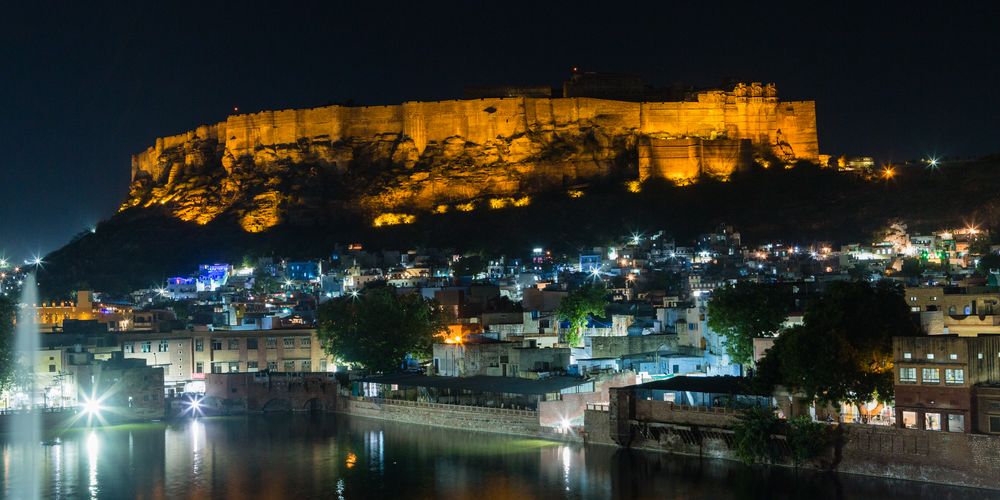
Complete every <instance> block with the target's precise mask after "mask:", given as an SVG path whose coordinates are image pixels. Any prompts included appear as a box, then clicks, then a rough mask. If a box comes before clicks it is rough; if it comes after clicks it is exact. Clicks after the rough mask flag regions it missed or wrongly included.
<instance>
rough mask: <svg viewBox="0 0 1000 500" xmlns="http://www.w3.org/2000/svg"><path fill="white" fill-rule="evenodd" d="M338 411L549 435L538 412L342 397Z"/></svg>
mask: <svg viewBox="0 0 1000 500" xmlns="http://www.w3.org/2000/svg"><path fill="white" fill-rule="evenodd" d="M337 410H338V411H340V412H342V413H348V414H350V415H357V416H361V417H369V418H378V419H382V420H392V421H394V422H404V423H411V424H422V425H433V426H436V427H448V428H451V429H466V430H473V431H485V432H496V433H501V434H514V435H520V436H532V437H557V436H552V435H550V432H548V431H545V430H543V429H542V428H541V426H540V425H539V424H538V412H535V411H528V410H508V409H502V408H483V407H476V406H462V405H442V404H435V403H419V402H414V401H397V400H384V399H376V398H359V397H353V396H348V397H341V398H340V399H339V400H338V404H337Z"/></svg>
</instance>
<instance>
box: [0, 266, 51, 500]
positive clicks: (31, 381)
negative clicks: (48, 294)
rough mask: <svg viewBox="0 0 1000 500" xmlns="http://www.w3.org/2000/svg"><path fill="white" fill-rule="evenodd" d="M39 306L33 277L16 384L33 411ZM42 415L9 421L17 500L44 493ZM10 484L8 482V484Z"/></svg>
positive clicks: (26, 291) (18, 344) (25, 298)
mask: <svg viewBox="0 0 1000 500" xmlns="http://www.w3.org/2000/svg"><path fill="white" fill-rule="evenodd" d="M37 303H38V287H37V284H36V283H35V275H34V274H29V275H28V276H27V277H26V278H25V279H24V284H23V287H22V289H21V305H22V307H21V309H20V310H19V312H18V316H17V328H16V329H15V330H14V348H15V359H17V366H15V368H14V370H15V376H14V380H15V383H16V384H18V385H19V387H18V389H19V390H20V391H21V392H24V393H25V394H27V400H26V404H27V406H28V408H31V407H32V406H33V405H34V404H36V403H37V402H36V401H35V398H36V396H37V394H36V392H37V391H36V387H35V377H34V374H35V373H37V372H36V370H35V365H36V364H37V363H38V349H39V339H38V335H39V333H38V325H37V324H36V323H35V308H34V306H35V304H37ZM40 419H41V415H40V414H39V413H35V412H28V413H26V414H23V415H17V416H15V417H11V418H10V419H9V421H8V425H9V431H10V433H11V434H12V436H13V441H12V443H11V446H10V452H9V455H8V452H7V451H6V449H5V452H4V471H5V473H6V472H7V470H8V467H7V460H8V457H9V456H11V457H13V458H14V460H13V462H12V464H11V466H10V470H11V476H12V478H13V480H12V481H11V486H10V491H11V496H12V497H14V498H24V499H34V498H38V496H39V493H40V490H39V487H40V481H41V477H40V473H41V471H40V469H39V467H40V465H41V464H40V462H41V461H42V451H43V450H42V449H41V420H40ZM5 484H6V481H5Z"/></svg>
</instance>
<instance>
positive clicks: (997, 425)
mask: <svg viewBox="0 0 1000 500" xmlns="http://www.w3.org/2000/svg"><path fill="white" fill-rule="evenodd" d="M990 432H998V433H1000V417H994V416H992V415H991V416H990Z"/></svg>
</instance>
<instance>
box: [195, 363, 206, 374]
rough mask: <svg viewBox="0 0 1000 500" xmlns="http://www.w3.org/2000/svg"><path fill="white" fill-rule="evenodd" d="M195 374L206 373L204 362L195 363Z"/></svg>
mask: <svg viewBox="0 0 1000 500" xmlns="http://www.w3.org/2000/svg"><path fill="white" fill-rule="evenodd" d="M194 372H195V373H205V363H204V362H203V361H199V362H197V363H195V364H194Z"/></svg>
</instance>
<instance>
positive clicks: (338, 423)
mask: <svg viewBox="0 0 1000 500" xmlns="http://www.w3.org/2000/svg"><path fill="white" fill-rule="evenodd" d="M2 439H3V437H0V453H2V461H0V496H2V497H11V496H12V495H11V491H10V486H11V484H12V483H11V481H12V480H13V477H12V475H13V473H12V467H13V466H14V460H13V457H12V452H11V449H12V447H11V445H9V444H6V443H4V442H3V441H2ZM60 439H61V442H60V444H58V445H53V446H47V447H45V448H44V449H43V452H44V455H43V457H42V460H41V464H40V465H41V468H42V473H43V478H44V479H43V483H42V495H43V497H47V498H114V499H117V498H240V499H245V498H299V499H303V498H310V499H311V498H345V499H354V498H407V499H409V498H418V499H419V498H448V499H450V498H455V499H463V498H471V499H476V500H487V499H491V498H517V499H531V498H547V499H548V498H552V499H555V498H704V499H727V498H738V499H743V498H747V499H750V498H778V499H780V498H809V499H810V500H821V499H827V498H920V497H923V498H933V499H935V500H946V499H949V498H954V499H958V498H962V499H966V498H996V497H997V496H998V495H997V494H996V493H994V492H988V491H984V490H970V489H962V488H952V487H944V486H937V485H929V484H922V483H913V482H906V481H892V480H881V479H873V478H865V477H859V476H839V477H838V476H835V475H829V474H815V473H806V472H800V473H798V474H796V473H795V472H794V471H792V470H788V469H773V470H768V469H764V468H747V467H743V466H741V465H739V464H734V463H731V462H723V461H712V460H698V459H697V458H687V457H677V456H670V455H664V454H654V453H645V452H636V451H630V450H620V449H616V448H612V447H604V446H590V447H584V446H582V445H576V444H569V445H567V444H562V443H553V442H547V441H539V440H532V439H524V438H517V437H509V436H501V435H493V434H483V433H475V432H468V431H453V430H447V429H439V428H433V427H424V426H416V425H406V424H396V423H391V422H383V421H378V420H370V419H363V418H359V417H346V416H339V415H338V416H332V415H327V416H312V417H311V416H306V415H295V416H287V415H279V416H272V417H265V416H250V417H228V418H208V419H199V420H179V421H175V422H171V423H168V424H142V425H126V426H117V427H104V428H96V429H86V428H84V429H76V430H72V431H69V432H67V433H65V434H63V435H62V436H61V438H60Z"/></svg>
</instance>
